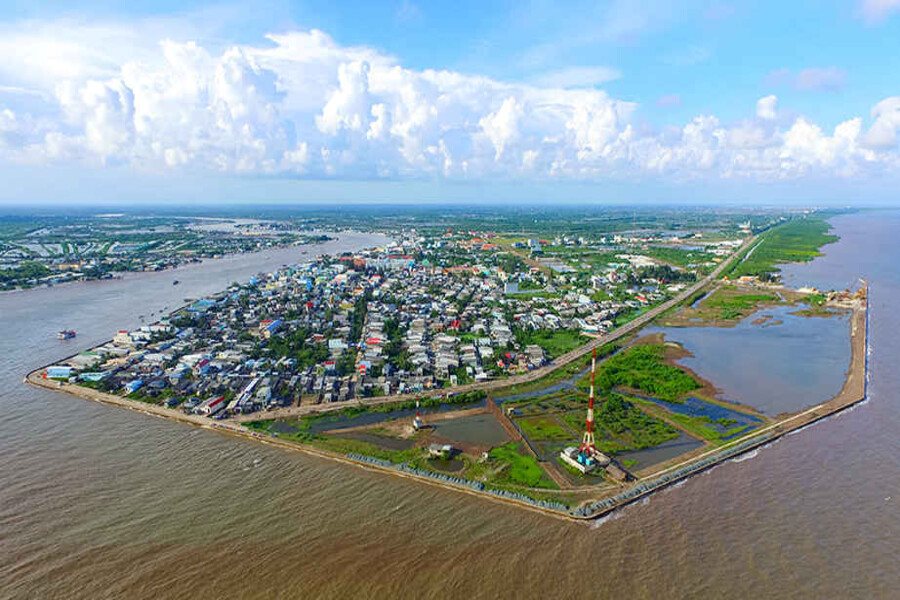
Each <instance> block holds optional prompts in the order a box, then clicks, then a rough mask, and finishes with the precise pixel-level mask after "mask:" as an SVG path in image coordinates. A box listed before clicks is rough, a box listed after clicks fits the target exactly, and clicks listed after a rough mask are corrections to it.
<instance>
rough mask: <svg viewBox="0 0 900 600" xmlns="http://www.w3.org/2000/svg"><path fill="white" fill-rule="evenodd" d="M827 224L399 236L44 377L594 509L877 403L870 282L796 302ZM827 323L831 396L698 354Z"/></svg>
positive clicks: (176, 414)
mask: <svg viewBox="0 0 900 600" xmlns="http://www.w3.org/2000/svg"><path fill="white" fill-rule="evenodd" d="M828 229H829V226H828V224H827V223H826V222H825V221H824V220H823V219H822V218H821V217H819V216H816V215H807V214H801V215H799V216H793V217H790V218H786V217H784V216H775V217H774V218H771V217H770V218H769V219H768V220H767V221H765V223H764V225H762V226H757V227H756V228H755V229H754V227H753V225H752V224H751V222H750V221H733V226H731V227H727V228H725V229H718V230H710V229H699V228H697V229H693V228H686V229H684V230H681V231H677V232H673V231H661V230H658V229H656V230H655V229H653V228H644V229H642V230H639V231H628V232H610V233H603V234H600V235H593V236H592V235H574V234H556V235H553V236H547V235H540V233H538V234H537V235H535V234H533V233H532V234H528V233H525V234H524V235H523V234H516V233H513V232H509V231H495V230H483V229H472V228H465V227H442V228H436V227H431V228H423V229H419V228H416V227H410V226H406V227H397V226H396V225H395V226H394V227H392V228H391V229H390V230H386V231H385V233H387V234H388V235H387V237H386V238H384V239H388V240H389V241H388V242H387V243H385V244H384V245H382V246H378V247H368V248H362V247H361V249H359V250H357V251H352V252H351V251H344V252H338V253H335V254H320V255H317V256H309V257H308V258H305V259H304V260H302V261H301V262H298V263H296V264H292V265H285V266H282V267H281V268H278V269H275V270H273V271H269V272H263V273H258V274H257V275H255V276H252V277H250V278H248V279H247V280H246V281H243V282H234V283H232V284H231V285H229V286H228V287H227V288H226V289H224V290H222V291H221V292H218V293H215V294H212V295H209V296H205V297H202V298H186V299H185V304H184V305H183V306H182V307H181V308H178V309H176V310H174V311H173V312H171V313H169V314H167V315H165V316H164V317H162V318H160V319H159V320H157V321H155V322H152V323H144V324H142V325H140V326H139V327H137V328H132V329H120V330H118V331H117V332H115V334H114V335H113V337H112V339H110V340H108V341H106V342H104V343H101V344H100V345H97V346H95V347H93V348H90V349H88V350H84V351H81V352H78V353H76V354H74V355H72V356H70V357H68V358H67V359H64V360H61V361H58V362H56V363H54V364H51V365H47V366H46V367H44V368H42V369H39V370H37V371H34V372H32V373H31V374H30V375H29V377H28V381H29V382H31V383H33V384H35V385H40V386H46V387H51V388H54V386H56V388H55V389H65V390H66V391H69V392H70V393H73V394H75V395H79V396H83V397H85V398H90V399H93V400H98V401H100V402H105V403H111V404H117V405H120V406H126V407H128V408H132V409H135V410H140V411H142V412H146V413H148V414H155V415H158V416H164V417H168V418H173V419H176V420H182V421H185V422H188V423H191V424H194V425H200V426H202V427H210V428H214V429H218V430H221V431H224V432H229V433H234V434H237V435H244V436H249V437H253V438H256V439H260V440H264V441H266V442H268V443H273V444H277V445H283V446H285V447H286V448H297V449H302V450H303V451H307V452H312V453H316V454H320V455H322V456H326V457H329V458H334V459H338V460H343V461H349V462H351V463H353V464H357V465H362V466H365V467H367V468H373V469H377V470H386V471H390V472H393V473H398V474H401V475H404V476H412V477H416V478H418V479H423V480H426V481H430V482H432V483H436V484H438V485H444V486H450V487H454V488H456V489H461V490H464V491H469V492H474V493H479V494H487V495H489V496H491V497H493V498H497V499H500V500H502V501H509V502H513V503H516V504H519V505H523V506H526V507H530V508H534V509H537V510H541V511H545V512H550V513H552V514H554V515H557V516H559V515H563V516H567V517H569V518H577V519H582V518H595V517H597V516H598V515H601V514H605V513H606V512H608V511H610V510H614V509H615V508H616V507H618V506H621V505H623V504H627V503H629V502H632V501H634V499H636V498H639V497H642V496H643V495H645V494H648V493H652V492H653V491H654V490H656V489H660V488H661V487H665V486H667V485H670V484H671V483H672V482H675V481H678V480H679V479H681V478H684V477H688V476H690V475H691V474H693V473H696V472H697V471H698V470H702V469H705V468H708V467H709V466H711V465H714V464H717V463H718V462H720V461H722V460H725V459H727V458H729V457H731V456H735V455H737V454H740V453H742V452H746V451H748V450H749V449H752V448H754V447H756V446H758V445H759V444H762V443H765V442H766V441H769V440H771V439H774V438H775V437H778V436H780V435H783V434H784V433H785V432H787V431H790V430H792V429H794V428H798V427H802V426H803V425H805V424H808V423H810V422H812V421H814V420H817V419H820V418H823V416H825V415H827V414H831V413H832V412H833V411H836V410H841V409H843V408H845V407H846V406H848V405H851V404H852V403H854V402H858V401H859V400H860V399H861V398H862V397H863V395H864V394H863V390H864V385H865V379H864V377H863V371H864V366H865V362H864V352H863V351H862V350H861V348H863V347H864V344H865V340H866V335H867V333H866V332H867V321H866V315H867V311H866V310H865V307H866V301H867V300H866V287H865V286H864V285H863V286H862V287H860V288H859V289H858V290H856V291H853V290H849V289H848V290H831V291H820V290H817V289H814V288H802V289H791V288H789V287H787V286H786V285H784V282H783V281H782V280H781V274H780V270H779V267H778V266H777V265H778V264H779V263H783V262H788V261H791V260H804V259H805V257H808V256H814V255H815V254H816V253H817V252H818V250H817V249H818V248H819V247H820V246H821V245H823V244H827V243H829V242H830V241H833V240H834V239H835V238H834V237H833V236H830V235H829V234H828ZM805 319H811V320H812V321H809V322H810V323H817V325H816V327H821V328H824V329H823V331H825V330H828V331H832V332H833V334H831V335H836V336H837V337H836V338H835V339H836V340H837V339H840V336H841V333H840V328H841V327H842V326H844V325H842V323H844V324H847V323H849V325H850V330H851V344H850V348H851V349H852V356H851V353H849V352H848V350H847V349H846V346H844V344H843V343H840V342H837V345H835V346H834V347H833V348H831V349H830V351H831V352H832V353H836V356H839V355H841V353H844V352H848V353H847V354H845V356H846V357H847V358H846V360H848V361H850V363H851V364H850V370H849V371H848V374H847V377H846V379H845V380H841V381H843V389H841V391H840V393H839V394H837V395H836V396H834V397H833V398H832V399H831V400H827V399H826V398H819V397H817V396H815V395H807V394H797V395H796V396H795V397H793V396H787V397H785V398H782V399H780V400H778V399H776V400H775V401H774V402H775V408H774V409H772V408H766V407H767V405H766V401H767V399H766V398H760V399H753V398H751V399H748V400H746V401H744V402H736V401H733V400H731V399H728V398H723V397H722V396H721V392H720V391H719V388H718V387H717V386H716V384H715V380H713V381H711V380H708V379H705V378H704V377H702V376H700V375H699V374H697V373H696V372H694V371H692V370H691V369H688V368H686V367H685V366H684V365H683V364H682V363H681V362H680V360H681V359H682V358H684V357H685V356H689V355H690V353H689V351H688V350H687V349H686V347H685V346H684V344H683V343H682V342H680V341H679V337H680V335H681V334H679V332H690V331H694V330H702V329H706V330H707V331H708V333H707V334H706V335H707V337H715V335H714V332H715V331H723V332H724V331H727V330H731V329H735V330H736V334H737V335H742V334H741V333H740V332H739V330H740V329H742V328H741V327H738V325H739V324H743V323H750V327H751V328H752V330H751V332H752V331H758V332H760V334H761V335H766V332H768V331H770V330H772V331H777V329H772V328H778V327H782V326H787V325H783V323H784V322H785V321H786V320H787V321H790V322H791V323H792V325H790V327H796V326H797V325H796V324H797V323H799V322H802V321H803V320H805ZM819 324H820V325H819ZM648 326H649V327H648ZM75 335H76V332H75V331H69V330H66V331H61V332H60V338H61V339H63V340H64V341H67V340H70V339H72V338H73V337H75ZM844 335H845V334H844ZM591 354H593V357H594V358H593V359H591V356H590V355H591ZM588 359H591V360H588ZM841 360H844V359H841ZM835 375H839V373H831V374H830V375H829V376H828V378H829V379H830V380H833V381H832V383H831V385H832V386H835V385H837V384H839V383H841V381H839V380H837V379H835V377H834V376H835ZM831 389H834V388H833V387H832V388H831ZM595 392H596V394H595ZM823 400H824V402H823ZM760 402H762V403H760ZM595 403H596V407H595ZM810 406H814V408H809V407H810ZM804 409H807V410H804ZM585 410H586V417H585ZM768 411H773V412H772V413H771V414H769V412H768ZM595 419H596V422H595ZM579 440H581V441H580V442H579Z"/></svg>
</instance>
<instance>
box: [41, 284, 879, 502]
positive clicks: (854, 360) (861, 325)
mask: <svg viewBox="0 0 900 600" xmlns="http://www.w3.org/2000/svg"><path fill="white" fill-rule="evenodd" d="M868 329H869V319H868V299H867V294H866V296H865V297H864V298H863V299H861V300H858V301H857V303H856V305H855V307H854V308H853V309H852V315H851V333H850V339H851V348H852V356H851V362H850V368H849V369H848V373H847V378H846V380H845V382H844V385H843V387H842V389H841V391H840V392H839V393H838V394H837V395H836V396H835V397H834V398H832V399H830V400H828V401H827V402H824V403H822V404H819V405H817V406H814V407H812V408H809V409H807V410H804V411H802V412H800V413H797V414H794V415H791V416H787V417H785V418H782V419H779V420H778V421H776V422H773V423H771V424H769V425H767V426H765V427H763V428H761V429H759V430H755V431H753V432H751V433H748V434H747V435H746V436H742V437H740V438H737V439H735V440H733V441H731V442H728V443H726V444H723V445H722V446H719V447H717V448H714V449H711V450H698V451H695V452H693V453H691V454H689V455H688V456H681V457H678V458H676V459H673V460H672V461H668V462H666V463H663V464H661V465H659V466H658V468H657V469H656V470H655V471H654V472H653V473H651V474H649V475H646V476H645V477H642V478H640V479H638V480H637V481H635V482H633V483H630V484H627V485H626V486H624V488H622V487H620V488H613V489H612V490H611V491H607V493H606V494H605V496H602V497H600V498H594V499H592V500H590V501H587V502H585V503H582V504H581V505H580V506H578V507H576V508H573V509H570V510H566V509H562V508H555V507H554V508H550V507H548V506H546V505H547V504H548V503H547V502H543V503H539V501H538V502H532V501H530V500H529V499H528V498H526V497H524V496H521V497H519V495H517V494H510V493H504V492H494V491H490V490H487V489H484V488H482V489H477V488H475V487H472V485H467V484H466V482H464V481H459V482H457V481H453V480H449V479H448V478H445V477H440V476H433V477H432V476H428V475H426V474H422V473H418V472H416V473H413V472H410V471H408V470H403V469H402V468H401V466H400V465H392V464H390V463H385V462H384V461H370V460H365V457H355V456H348V455H344V454H339V453H335V452H330V451H327V450H322V449H319V448H314V447H312V446H309V445H301V444H298V443H293V442H288V441H284V440H281V439H279V438H277V437H275V436H274V435H273V434H268V435H266V434H262V433H259V432H256V431H252V430H250V429H247V428H246V427H243V426H242V425H241V424H240V423H238V422H234V421H231V422H229V421H228V420H223V421H213V420H210V419H208V418H205V417H201V416H199V415H193V414H187V413H184V412H182V411H179V410H175V409H170V408H165V407H163V406H158V405H155V404H149V403H145V402H141V401H138V400H132V399H129V398H124V397H122V396H116V395H114V394H109V393H106V392H100V391H98V390H94V389H91V388H87V387H84V386H80V385H77V384H72V383H68V382H61V381H54V380H49V379H45V378H44V377H43V373H44V370H45V368H46V367H41V368H39V369H36V370H34V371H32V372H31V373H29V374H28V375H27V376H26V381H27V382H28V383H30V384H32V385H35V386H38V387H42V388H46V389H49V390H53V391H59V392H64V393H68V394H72V395H74V396H78V397H81V398H84V399H88V400H93V401H96V402H101V403H104V404H109V405H114V406H120V407H124V408H128V409H131V410H135V411H138V412H142V413H144V414H147V415H152V416H156V417H162V418H167V419H173V420H176V421H180V422H183V423H187V424H190V425H194V426H198V427H203V428H205V429H211V430H215V431H220V432H222V433H229V434H232V435H238V436H242V437H246V438H250V439H254V440H257V441H261V442H263V443H267V444H271V445H275V446H279V447H282V448H288V449H292V450H298V451H301V452H305V453H307V454H310V455H314V456H319V457H322V458H328V459H331V460H336V461H339V462H342V463H345V464H353V465H356V466H359V467H362V468H366V469H369V470H375V471H383V472H389V473H392V474H394V475H400V476H403V477H409V478H413V479H416V480H418V481H424V482H426V483H430V484H432V485H438V486H441V487H444V488H447V489H453V490H456V491H462V492H465V493H469V494H473V495H477V496H479V497H483V498H489V499H492V500H496V501H499V502H504V503H507V504H513V505H516V506H519V507H522V508H527V509H529V510H534V511H538V512H541V513H543V514H548V515H553V516H555V517H560V518H564V519H570V520H588V519H595V518H598V517H601V516H604V515H606V514H608V513H610V512H613V511H615V510H616V509H618V508H621V507H623V506H625V505H627V504H631V503H632V502H635V501H637V500H640V499H642V498H644V497H646V496H648V495H649V494H652V493H654V492H656V491H659V490H661V489H663V488H665V487H668V486H670V485H672V484H674V483H677V482H679V481H682V480H684V479H687V478H688V477H691V476H692V475H695V474H697V473H700V472H702V471H704V470H707V469H709V468H711V467H713V466H715V465H717V464H720V463H722V462H724V461H726V460H730V459H732V458H735V457H737V456H739V455H741V454H744V453H746V452H749V451H751V450H754V449H756V448H758V447H759V446H762V445H765V444H767V443H770V442H772V441H774V440H776V439H778V438H780V437H781V436H783V435H785V434H787V433H790V432H792V431H797V430H799V429H802V428H804V427H806V426H808V425H811V424H812V423H815V422H817V421H820V420H822V419H825V418H827V417H829V416H831V415H833V414H836V413H838V412H840V411H843V410H845V409H847V408H849V407H851V406H853V405H855V404H857V403H859V402H862V401H863V400H864V399H865V398H866V388H867V373H868V356H867V345H868V333H869V332H868ZM264 414H265V413H264ZM265 416H269V415H265ZM605 487H606V488H607V490H609V488H608V486H605ZM597 491H599V490H597ZM541 504H543V505H541Z"/></svg>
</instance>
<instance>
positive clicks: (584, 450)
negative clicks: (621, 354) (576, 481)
mask: <svg viewBox="0 0 900 600" xmlns="http://www.w3.org/2000/svg"><path fill="white" fill-rule="evenodd" d="M596 372H597V349H596V348H594V351H593V352H592V353H591V395H590V396H589V397H588V409H587V419H585V422H584V437H583V438H582V439H581V447H580V448H579V449H578V450H579V451H580V453H581V454H583V455H586V456H591V455H592V454H593V453H594V451H595V450H596V449H595V448H594V377H595V375H596Z"/></svg>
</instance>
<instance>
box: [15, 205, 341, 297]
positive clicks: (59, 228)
mask: <svg viewBox="0 0 900 600" xmlns="http://www.w3.org/2000/svg"><path fill="white" fill-rule="evenodd" d="M326 239H328V238H327V236H325V235H322V234H319V233H315V232H308V231H301V230H300V227H298V226H295V225H294V224H291V223H287V222H283V221H267V220H257V219H215V218H203V217H196V218H195V217H154V216H135V215H124V214H121V213H106V214H99V215H91V216H66V217H60V216H53V217H45V218H40V217H33V216H28V217H19V218H15V217H10V216H7V217H4V218H2V219H0V290H11V289H16V288H31V287H36V286H41V285H56V284H60V283H65V282H70V281H85V280H91V279H109V278H112V277H116V276H117V275H118V274H121V273H125V272H129V271H162V270H165V269H171V268H174V267H177V266H179V265H184V264H188V263H192V262H199V261H200V260H202V259H204V258H218V257H222V256H225V255H228V254H239V253H245V252H255V251H259V250H263V249H266V248H273V247H281V246H289V245H296V244H302V243H309V242H316V241H323V240H326Z"/></svg>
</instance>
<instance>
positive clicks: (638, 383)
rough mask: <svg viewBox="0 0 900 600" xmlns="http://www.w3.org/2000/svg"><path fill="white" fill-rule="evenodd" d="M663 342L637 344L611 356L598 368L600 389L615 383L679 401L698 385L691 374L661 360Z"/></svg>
mask: <svg viewBox="0 0 900 600" xmlns="http://www.w3.org/2000/svg"><path fill="white" fill-rule="evenodd" d="M664 355H665V346H664V345H663V344H640V345H637V346H632V347H631V348H628V349H627V350H623V351H622V352H620V353H618V354H616V355H614V356H612V357H611V358H610V359H609V360H607V361H605V362H603V363H601V364H600V366H599V367H598V368H597V384H598V386H599V388H600V389H601V390H605V391H607V392H608V391H610V390H612V389H613V388H616V387H626V388H630V389H633V390H640V391H642V392H645V393H647V394H649V395H651V396H653V397H655V398H659V399H660V400H666V401H667V402H678V401H679V400H680V399H681V397H682V396H684V395H685V394H687V393H688V392H691V391H693V390H696V389H698V388H700V387H701V385H700V383H699V382H698V381H697V380H695V379H694V378H693V377H691V376H690V375H688V374H687V373H685V372H684V371H682V370H681V369H679V368H678V367H674V366H672V365H669V364H666V362H665V360H664Z"/></svg>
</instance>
